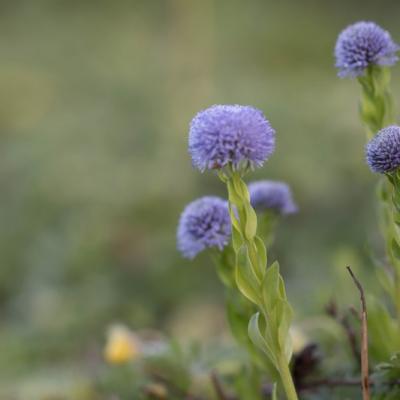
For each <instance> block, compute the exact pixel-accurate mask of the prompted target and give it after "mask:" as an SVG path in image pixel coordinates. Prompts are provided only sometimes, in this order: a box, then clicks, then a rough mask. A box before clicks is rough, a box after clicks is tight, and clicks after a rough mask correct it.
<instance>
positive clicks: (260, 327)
mask: <svg viewBox="0 0 400 400" xmlns="http://www.w3.org/2000/svg"><path fill="white" fill-rule="evenodd" d="M243 174H244V172H241V171H240V170H239V171H238V170H235V169H234V168H232V166H230V167H229V168H227V169H226V170H225V171H224V172H222V171H220V173H219V176H220V178H221V180H222V181H223V182H224V183H225V184H226V185H227V189H228V199H229V212H230V217H231V222H232V247H233V250H234V252H235V280H236V284H237V287H238V289H239V290H240V292H241V293H242V294H243V295H244V296H245V297H246V298H247V299H249V300H250V301H251V302H252V303H254V304H255V306H256V307H257V309H258V312H256V313H255V314H254V315H253V316H252V317H251V319H250V321H249V326H248V334H249V337H250V339H251V340H252V342H253V344H254V345H255V346H256V347H257V348H258V349H259V350H261V351H262V352H264V353H265V354H266V356H267V357H268V359H269V361H270V362H271V363H272V364H273V365H274V367H275V368H276V370H277V371H278V373H279V375H280V378H281V382H282V386H283V389H284V391H285V393H286V396H287V399H288V400H297V399H298V396H297V393H296V389H295V386H294V383H293V379H292V376H291V373H290V369H289V362H290V358H291V352H292V349H291V339H290V335H289V328H290V323H291V320H292V314H293V312H292V309H291V306H290V304H289V302H288V300H287V297H286V291H285V286H284V282H283V278H282V276H281V275H280V273H279V265H278V263H276V262H275V263H273V264H272V265H271V266H270V267H268V268H267V251H266V247H265V244H264V242H263V240H262V239H261V238H260V237H259V236H258V235H257V215H256V213H255V211H254V209H253V207H252V206H251V204H250V196H249V192H248V189H247V186H246V184H245V183H244V181H243V179H242V175H243Z"/></svg>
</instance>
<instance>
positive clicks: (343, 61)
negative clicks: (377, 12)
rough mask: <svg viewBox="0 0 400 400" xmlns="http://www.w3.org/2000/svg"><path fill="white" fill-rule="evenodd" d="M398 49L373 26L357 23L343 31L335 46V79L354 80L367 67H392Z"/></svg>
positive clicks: (383, 32)
mask: <svg viewBox="0 0 400 400" xmlns="http://www.w3.org/2000/svg"><path fill="white" fill-rule="evenodd" d="M398 50H399V46H398V45H397V44H396V43H395V42H393V40H392V38H391V36H390V33H389V32H387V31H385V30H383V29H382V28H381V27H380V26H378V25H377V24H375V23H374V22H357V23H355V24H353V25H350V26H348V27H347V28H346V29H344V30H343V31H342V32H341V33H340V35H339V37H338V39H337V42H336V47H335V56H336V67H337V68H339V73H338V75H339V76H340V77H341V78H343V77H356V76H360V75H363V74H364V71H365V69H366V68H367V67H368V66H370V65H374V64H375V65H393V64H395V63H396V62H397V60H398V57H397V55H396V53H397V51H398Z"/></svg>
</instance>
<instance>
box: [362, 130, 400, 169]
mask: <svg viewBox="0 0 400 400" xmlns="http://www.w3.org/2000/svg"><path fill="white" fill-rule="evenodd" d="M366 157H367V163H368V165H369V167H370V168H371V170H372V172H379V173H382V174H383V173H385V172H392V171H395V170H396V169H398V168H399V167H400V127H399V126H396V125H392V126H388V127H386V128H383V129H382V130H380V131H379V132H378V133H377V135H376V136H375V137H374V138H372V139H371V140H370V141H369V142H368V144H367V146H366Z"/></svg>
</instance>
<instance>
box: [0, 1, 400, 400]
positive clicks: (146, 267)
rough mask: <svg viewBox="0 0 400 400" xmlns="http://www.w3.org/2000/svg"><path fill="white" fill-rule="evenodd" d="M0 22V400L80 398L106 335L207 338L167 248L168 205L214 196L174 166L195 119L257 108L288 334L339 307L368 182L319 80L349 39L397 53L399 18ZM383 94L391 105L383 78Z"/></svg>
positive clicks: (361, 263) (85, 16)
mask: <svg viewBox="0 0 400 400" xmlns="http://www.w3.org/2000/svg"><path fill="white" fill-rule="evenodd" d="M0 11H1V12H0V45H1V49H2V51H1V54H2V57H1V58H2V62H1V64H0V127H1V131H0V132H1V136H0V140H1V143H0V152H1V155H0V187H1V196H0V221H1V224H0V398H2V399H3V397H4V399H7V400H8V399H11V398H18V399H19V398H28V397H26V393H29V398H30V399H33V398H36V397H35V396H39V397H38V398H45V397H44V396H50V394H54V393H58V392H62V393H68V392H69V390H70V387H71V386H73V385H76V383H77V382H78V381H79V382H80V381H85V380H86V379H90V363H91V360H92V358H93V357H92V355H93V354H101V349H102V347H103V345H104V340H105V332H106V330H107V327H108V326H109V325H110V324H112V323H114V322H123V323H125V324H126V325H128V326H129V327H131V328H132V329H135V330H140V329H156V330H160V331H162V332H164V333H165V334H166V335H169V336H173V337H176V338H178V340H180V341H182V342H184V341H188V340H192V339H193V340H202V341H207V340H214V338H215V337H219V336H220V335H223V334H224V332H225V331H226V323H225V320H224V311H223V290H222V287H221V285H220V284H219V282H218V280H217V279H216V275H215V271H214V270H213V267H212V265H211V263H210V262H209V259H208V258H207V257H206V256H205V255H204V256H200V257H198V259H196V260H195V261H194V262H188V261H186V260H183V259H182V258H181V257H180V255H179V254H178V252H177V251H176V245H175V230H176V223H177V220H178V218H179V214H180V212H181V210H182V209H183V207H184V206H185V204H186V203H187V202H189V201H191V200H193V199H195V198H196V197H198V196H201V195H204V194H216V195H221V196H224V195H225V192H224V188H223V186H222V185H221V183H220V182H219V180H218V179H217V178H216V177H215V176H214V175H213V174H211V173H205V174H203V175H202V174H200V173H198V172H197V171H195V170H194V169H193V168H192V167H191V162H190V158H189V156H188V154H187V131H188V124H189V121H190V119H191V118H192V117H193V115H194V114H195V113H196V112H197V111H199V110H200V109H202V108H205V107H207V106H209V105H211V104H215V103H240V104H251V105H254V106H257V107H259V108H261V109H262V110H264V112H265V114H266V115H267V117H268V118H269V119H270V121H271V123H272V125H273V126H274V127H275V129H276V131H277V150H276V152H275V154H274V155H273V157H272V158H271V159H270V161H268V163H267V164H266V165H265V167H264V168H262V169H261V170H259V171H257V172H256V173H255V174H254V175H253V176H251V179H256V178H270V179H279V180H284V181H286V182H288V183H289V184H290V185H291V187H292V189H293V192H294V196H295V199H296V201H297V203H298V205H299V208H300V212H299V214H298V215H296V216H291V217H289V218H287V219H285V220H284V221H282V223H281V226H280V228H279V232H278V235H277V239H276V242H275V245H274V247H273V249H271V256H270V257H271V259H272V258H275V257H277V258H279V260H280V263H281V266H282V270H283V274H284V275H285V277H286V278H287V281H288V286H289V295H290V298H291V300H292V302H293V304H295V305H296V307H295V308H296V310H295V311H296V318H297V319H298V320H300V319H301V318H302V317H303V316H304V315H313V314H317V313H319V312H320V310H321V309H322V308H323V306H324V304H325V303H326V302H327V301H328V300H329V298H330V297H331V296H332V295H333V294H335V293H336V295H337V294H338V293H341V295H340V300H341V301H346V299H350V300H349V301H353V302H355V301H357V297H356V296H355V295H354V292H353V291H352V290H351V289H349V290H347V289H346V285H345V284H344V285H343V284H340V287H338V285H336V283H337V282H339V280H340V279H341V278H340V277H341V276H342V275H344V274H345V272H344V266H345V265H347V264H351V265H353V266H354V268H356V269H357V268H358V269H361V268H362V269H363V270H366V271H368V268H370V267H369V261H368V254H367V251H366V245H367V244H368V243H369V242H371V241H375V238H376V236H377V229H378V228H377V225H376V222H375V211H376V210H375V207H374V199H373V190H374V185H375V177H374V176H372V174H371V173H370V172H369V170H368V169H367V167H366V165H365V163H364V160H363V158H364V154H363V147H364V142H365V137H364V132H363V129H362V127H361V125H360V123H359V120H358V115H357V100H358V93H359V91H358V87H357V84H356V82H353V81H349V80H340V79H338V78H337V77H336V71H335V69H334V67H333V64H334V60H333V47H334V44H335V40H336V37H337V34H338V32H339V31H340V30H341V29H343V28H344V27H345V26H346V25H348V24H349V23H352V22H355V21H357V20H360V19H371V20H375V21H376V22H378V23H379V24H381V25H382V26H384V27H385V28H386V29H388V30H390V31H391V33H392V35H393V37H394V39H395V40H397V41H400V27H399V24H398V15H399V13H400V3H399V2H397V1H391V0H384V1H383V0H381V1H379V2H377V1H366V0H363V1H348V0H347V1H345V0H340V1H339V0H338V1H311V0H292V1H289V0H284V1H279V2H278V1H274V0H251V1H246V2H245V1H240V0H202V1H190V0H131V1H123V0H118V1H106V0H97V1H90V0H79V1H78V0H76V1H75V0H70V1H61V0H48V1H42V0H37V1H28V0H26V1H20V0H15V1H1V2H0ZM393 81H394V88H395V90H396V91H397V93H399V92H400V73H399V70H398V69H393ZM366 275H368V274H366ZM349 285H350V286H349V287H351V282H349ZM346 296H347V297H346ZM12 395H13V396H16V397H11V396H12ZM1 396H3V397H1ZM7 396H10V397H7ZM18 396H20V397H18ZM40 396H43V397H40ZM46 398H47V397H46ZM49 398H50V397H49ZM51 398H53V397H51ZM67 398H68V397H67Z"/></svg>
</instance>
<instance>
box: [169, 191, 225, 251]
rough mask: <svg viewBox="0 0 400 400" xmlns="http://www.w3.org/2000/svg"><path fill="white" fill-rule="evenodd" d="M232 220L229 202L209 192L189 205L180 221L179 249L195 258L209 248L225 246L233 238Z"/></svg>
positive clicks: (178, 233) (220, 248)
mask: <svg viewBox="0 0 400 400" xmlns="http://www.w3.org/2000/svg"><path fill="white" fill-rule="evenodd" d="M230 234H231V221H230V217H229V211H228V202H227V201H226V200H223V199H221V198H219V197H214V196H205V197H201V198H200V199H197V200H195V201H193V202H191V203H190V204H188V205H187V206H186V208H185V209H184V211H183V213H182V215H181V217H180V220H179V224H178V232H177V241H178V249H179V251H180V252H181V253H182V255H183V256H184V257H186V258H194V257H195V256H196V255H197V254H198V253H200V252H201V251H203V250H204V249H206V248H211V247H216V248H218V249H219V250H222V249H223V248H224V247H225V246H226V245H227V244H228V243H229V240H230Z"/></svg>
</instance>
